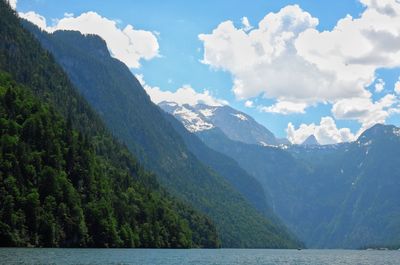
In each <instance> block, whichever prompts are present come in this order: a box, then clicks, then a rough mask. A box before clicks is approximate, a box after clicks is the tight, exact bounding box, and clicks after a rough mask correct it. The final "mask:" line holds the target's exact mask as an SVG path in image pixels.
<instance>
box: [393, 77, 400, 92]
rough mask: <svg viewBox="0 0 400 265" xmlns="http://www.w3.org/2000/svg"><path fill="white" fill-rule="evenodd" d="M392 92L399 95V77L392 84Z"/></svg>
mask: <svg viewBox="0 0 400 265" xmlns="http://www.w3.org/2000/svg"><path fill="white" fill-rule="evenodd" d="M394 92H395V93H396V94H397V95H400V77H399V79H398V80H397V82H396V83H395V84H394Z"/></svg>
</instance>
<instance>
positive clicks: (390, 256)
mask: <svg viewBox="0 0 400 265" xmlns="http://www.w3.org/2000/svg"><path fill="white" fill-rule="evenodd" d="M0 264H21V265H22V264H29V265H32V264H74V265H76V264H82V265H83V264H84V265H87V264H94V265H97V264H120V265H122V264H134V265H136V264H137V265H146V264H152V265H158V264H160V265H161V264H162V265H175V264H196V265H205V264H207V265H208V264H213V265H220V264H222V265H225V264H226V265H236V264H246V265H261V264H262V265H269V264H271V265H272V264H285V265H292V264H293V265H303V264H304V265H305V264H307V265H308V264H310V265H324V264H329V265H339V264H340V265H341V264H352V265H353V264H355V265H357V264H360V265H361V264H362V265H370V264H371V265H377V264H385V265H392V264H393V265H399V264H400V251H366V250H359V251H358V250H301V251H298V250H269V249H268V250H267V249H265V250H264V249H215V250H209V249H190V250H156V249H27V248H0Z"/></svg>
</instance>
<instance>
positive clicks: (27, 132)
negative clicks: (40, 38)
mask: <svg viewBox="0 0 400 265" xmlns="http://www.w3.org/2000/svg"><path fill="white" fill-rule="evenodd" d="M0 131H1V135H0V246H2V247H4V246H7V247H10V246H36V247H60V246H61V247H176V248H182V247H185V248H187V247H218V246H219V241H218V236H217V233H216V229H215V226H213V224H212V223H211V221H210V220H209V219H208V218H207V217H205V216H204V215H202V214H199V213H198V212H196V211H194V210H193V209H192V208H190V207H189V206H187V205H185V204H183V203H182V202H180V201H178V200H177V199H174V198H173V197H172V196H171V195H170V194H168V193H167V192H166V191H165V190H164V189H162V188H160V186H159V185H158V183H157V181H156V179H155V177H154V175H152V174H150V173H149V172H146V171H144V170H143V168H142V167H141V166H140V165H139V164H138V162H137V160H135V159H134V158H133V157H132V156H131V155H130V153H129V151H128V150H127V149H126V148H125V147H124V146H123V145H121V144H120V143H119V142H118V141H117V140H116V139H115V138H113V137H112V136H111V134H110V132H109V131H108V130H107V129H106V128H105V126H104V124H103V123H102V122H101V120H100V119H99V118H98V116H97V114H96V113H95V112H93V110H92V109H91V108H90V107H89V105H88V104H87V102H86V101H85V100H84V99H83V98H82V97H80V96H79V94H78V93H77V91H76V90H75V88H74V87H73V86H72V85H71V83H70V81H69V79H68V77H67V76H66V75H65V73H64V72H63V71H62V69H61V67H60V66H59V65H57V64H56V63H55V62H54V60H53V58H52V56H51V55H50V54H49V53H48V52H46V51H45V50H43V49H42V47H41V46H40V44H39V43H38V42H37V41H36V40H35V39H34V38H33V36H32V35H31V34H30V33H29V32H27V31H26V30H25V29H23V28H22V27H21V25H20V20H19V19H18V18H17V16H16V14H15V11H13V10H12V9H11V8H10V7H9V6H8V4H7V3H6V2H5V1H0Z"/></svg>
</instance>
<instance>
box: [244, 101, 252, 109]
mask: <svg viewBox="0 0 400 265" xmlns="http://www.w3.org/2000/svg"><path fill="white" fill-rule="evenodd" d="M244 106H245V107H246V108H253V107H254V102H253V101H251V100H246V102H245V103H244Z"/></svg>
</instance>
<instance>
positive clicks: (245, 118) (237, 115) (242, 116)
mask: <svg viewBox="0 0 400 265" xmlns="http://www.w3.org/2000/svg"><path fill="white" fill-rule="evenodd" d="M232 115H233V116H235V117H237V118H238V119H239V120H242V121H247V117H246V116H244V115H243V114H240V113H232Z"/></svg>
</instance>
